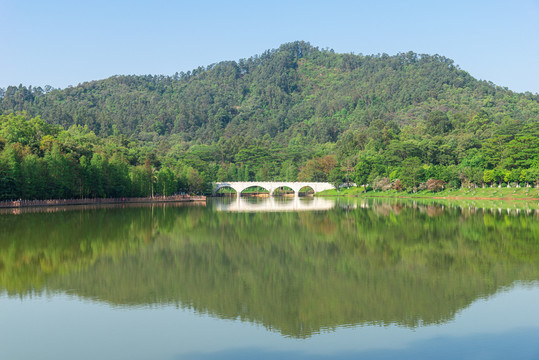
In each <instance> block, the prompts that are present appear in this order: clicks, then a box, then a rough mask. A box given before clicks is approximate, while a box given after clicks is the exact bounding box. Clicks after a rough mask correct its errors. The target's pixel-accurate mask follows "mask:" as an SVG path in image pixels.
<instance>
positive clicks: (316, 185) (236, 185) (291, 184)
mask: <svg viewBox="0 0 539 360" xmlns="http://www.w3.org/2000/svg"><path fill="white" fill-rule="evenodd" d="M253 186H259V187H261V188H264V189H266V190H268V191H269V193H270V196H272V195H273V192H274V191H275V190H276V189H279V188H281V187H287V188H290V189H292V190H293V191H294V195H298V193H299V190H300V189H302V188H304V187H309V188H311V189H312V190H313V191H314V192H315V193H317V192H320V191H324V190H329V189H335V186H333V185H331V184H330V183H327V182H300V181H229V182H215V183H213V195H215V194H216V193H217V191H219V189H222V188H225V187H229V188H232V189H234V190H236V194H241V192H242V191H243V190H245V189H247V188H250V187H253Z"/></svg>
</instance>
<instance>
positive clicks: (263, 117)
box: [0, 42, 539, 198]
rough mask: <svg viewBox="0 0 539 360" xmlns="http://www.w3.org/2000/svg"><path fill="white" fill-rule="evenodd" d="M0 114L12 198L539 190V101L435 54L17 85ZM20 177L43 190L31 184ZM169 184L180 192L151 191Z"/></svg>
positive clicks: (265, 57) (284, 61)
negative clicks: (236, 183) (278, 183)
mask: <svg viewBox="0 0 539 360" xmlns="http://www.w3.org/2000/svg"><path fill="white" fill-rule="evenodd" d="M0 111H1V112H2V113H3V116H2V117H1V118H0V119H1V122H0V127H1V132H0V137H1V139H0V146H1V149H0V150H1V151H2V153H1V154H0V155H1V159H2V160H0V166H1V168H0V181H2V183H1V188H0V192H1V194H0V196H3V198H7V197H12V196H16V197H28V196H33V197H35V196H38V195H39V196H42V197H43V196H45V195H43V194H47V195H46V196H47V197H49V196H55V197H58V196H62V197H65V196H74V197H77V196H116V195H117V194H119V193H122V194H125V195H126V196H129V195H136V196H142V195H149V194H151V192H152V188H153V192H154V193H161V192H168V189H174V190H173V191H176V192H178V191H179V192H182V191H189V192H201V191H204V190H206V191H207V190H208V189H209V185H208V184H209V183H210V182H211V181H216V180H218V181H222V180H229V181H233V180H289V181H292V180H311V181H331V182H334V183H336V184H337V183H340V182H343V181H344V182H350V181H351V182H355V183H357V184H360V185H361V184H369V185H370V186H371V187H376V186H378V185H379V186H378V187H379V188H384V187H387V186H388V184H389V186H390V187H395V188H397V189H404V190H408V191H413V190H414V189H419V188H421V187H424V186H427V185H426V182H427V181H428V180H429V179H434V180H438V181H439V183H438V184H442V185H440V186H444V187H447V186H451V187H460V186H482V185H483V184H489V185H490V184H497V185H503V183H506V184H513V185H518V186H520V185H521V184H522V185H524V186H525V185H526V184H529V185H533V184H534V183H535V182H536V181H537V179H538V175H537V173H538V170H537V169H538V168H539V154H538V153H539V150H538V149H539V143H538V136H539V96H538V95H533V94H530V93H526V94H518V93H514V92H512V91H509V90H507V89H505V88H501V87H498V86H495V85H493V84H492V83H488V82H484V81H478V80H476V79H474V78H472V77H471V76H470V75H469V74H468V73H466V72H465V71H462V70H460V69H459V68H458V67H457V66H455V65H454V64H453V62H452V60H450V59H447V58H444V57H442V56H438V55H419V54H415V53H412V52H409V53H403V54H397V55H395V56H388V55H386V54H382V55H372V56H364V55H354V54H336V53H334V52H333V51H331V50H320V49H318V48H316V47H313V46H311V45H309V44H308V43H305V42H294V43H289V44H285V45H282V46H281V47H280V48H279V49H276V50H271V51H267V52H265V53H264V54H262V55H260V56H254V57H251V58H249V59H242V60H240V61H238V62H234V61H227V62H222V63H218V64H214V65H210V66H208V67H205V68H203V67H200V68H198V69H196V70H193V71H192V72H188V73H180V74H175V75H174V76H115V77H111V78H109V79H105V80H100V81H92V82H89V83H84V84H80V85H79V86H76V87H69V88H66V89H63V90H60V89H52V88H46V89H41V88H32V87H29V88H26V87H24V86H19V87H14V86H12V87H8V88H7V89H5V90H1V91H0ZM42 119H43V120H42ZM23 123H24V124H23ZM33 123H40V124H41V123H42V125H39V126H37V128H36V126H35V125H32V124H33ZM25 124H26V125H25ZM28 124H30V125H28ZM32 126H34V127H32ZM27 127H29V128H31V129H34V128H35V129H34V130H32V131H33V133H32V132H31V131H30V130H25V131H26V134H25V135H20V134H19V133H18V132H20V131H22V130H23V129H26V128H27ZM28 131H30V133H29V132H28ZM53 159H56V160H53ZM60 160H61V161H60ZM55 161H56V163H55ZM27 167H29V168H32V169H39V171H38V172H35V171H34V170H32V173H34V174H39V175H36V176H37V179H36V180H35V181H34V180H32V181H31V184H35V183H36V181H38V180H39V181H42V182H43V184H44V185H35V186H34V185H29V184H28V181H30V180H27V179H30V177H29V176H30V175H25V173H24V171H27V170H24V169H26V168H27ZM53 168H54V170H53ZM58 169H64V170H62V171H64V172H65V174H64V173H55V171H56V172H58V171H60V170H58ZM28 171H29V170H28ZM161 171H162V172H163V174H165V173H166V174H167V175H166V176H169V177H170V178H173V179H174V182H173V183H172V184H169V185H165V186H162V183H163V181H164V180H163V181H161V182H160V183H159V184H157V180H156V178H157V177H158V175H159V173H160V172H161ZM67 174H69V176H68V175H67ZM163 177H165V175H161V178H163ZM23 178H24V179H25V180H23ZM397 179H398V180H399V181H397ZM431 183H432V182H431ZM49 184H56V185H49ZM36 186H37V187H36ZM34 187H35V188H36V189H38V190H35V191H34V190H32V191H30V190H29V189H30V188H34Z"/></svg>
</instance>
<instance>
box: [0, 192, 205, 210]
mask: <svg viewBox="0 0 539 360" xmlns="http://www.w3.org/2000/svg"><path fill="white" fill-rule="evenodd" d="M181 201H206V197H205V196H191V195H172V196H154V197H136V198H134V197H122V198H96V199H53V200H15V201H0V208H17V207H32V206H66V205H99V204H124V203H125V204H136V203H156V202H181Z"/></svg>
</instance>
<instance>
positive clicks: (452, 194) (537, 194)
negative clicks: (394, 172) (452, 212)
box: [316, 187, 539, 200]
mask: <svg viewBox="0 0 539 360" xmlns="http://www.w3.org/2000/svg"><path fill="white" fill-rule="evenodd" d="M363 190H364V189H363V187H351V188H349V189H341V190H326V191H322V192H319V193H317V194H316V196H357V197H407V198H456V199H509V200H511V199H515V200H517V199H521V200H539V188H525V187H524V188H506V187H504V188H497V187H496V188H477V189H464V188H462V189H446V190H443V191H439V192H436V193H433V192H430V191H428V190H423V191H419V192H417V193H408V192H406V191H396V190H389V191H372V190H371V191H367V192H364V191H363Z"/></svg>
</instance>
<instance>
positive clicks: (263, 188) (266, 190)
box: [238, 185, 271, 196]
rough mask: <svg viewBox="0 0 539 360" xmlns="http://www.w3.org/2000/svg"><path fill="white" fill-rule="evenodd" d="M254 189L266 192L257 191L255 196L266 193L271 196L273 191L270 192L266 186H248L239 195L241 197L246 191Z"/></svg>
mask: <svg viewBox="0 0 539 360" xmlns="http://www.w3.org/2000/svg"><path fill="white" fill-rule="evenodd" d="M252 188H257V190H259V189H262V190H264V191H260V192H256V191H255V194H261V193H266V192H267V194H268V195H271V190H268V189H266V188H265V187H264V186H260V185H250V186H246V187H244V188H243V189H242V190H241V191H240V192H238V195H239V196H241V195H242V194H243V192H244V191H245V190H247V189H252Z"/></svg>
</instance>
